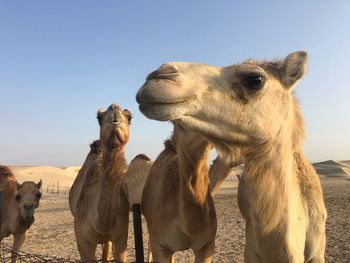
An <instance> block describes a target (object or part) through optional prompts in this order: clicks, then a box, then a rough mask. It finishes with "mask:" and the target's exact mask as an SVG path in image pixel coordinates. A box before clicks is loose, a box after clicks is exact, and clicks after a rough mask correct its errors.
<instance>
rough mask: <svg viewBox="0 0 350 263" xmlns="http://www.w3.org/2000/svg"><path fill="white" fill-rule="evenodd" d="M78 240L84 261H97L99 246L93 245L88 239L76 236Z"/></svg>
mask: <svg viewBox="0 0 350 263" xmlns="http://www.w3.org/2000/svg"><path fill="white" fill-rule="evenodd" d="M75 238H76V240H77V246H78V251H79V254H80V257H81V260H82V261H95V260H96V256H95V252H96V248H97V244H94V243H91V242H89V241H88V240H86V239H83V238H80V237H79V236H75Z"/></svg>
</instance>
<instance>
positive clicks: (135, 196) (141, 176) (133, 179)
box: [122, 154, 153, 210]
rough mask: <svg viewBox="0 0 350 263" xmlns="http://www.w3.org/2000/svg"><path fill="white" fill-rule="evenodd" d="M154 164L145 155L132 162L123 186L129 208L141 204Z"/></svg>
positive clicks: (136, 157)
mask: <svg viewBox="0 0 350 263" xmlns="http://www.w3.org/2000/svg"><path fill="white" fill-rule="evenodd" d="M152 164H153V162H152V161H151V159H150V158H149V157H148V156H147V155H145V154H139V155H137V156H135V158H134V159H133V160H132V161H131V162H130V164H129V166H128V169H127V170H126V172H125V175H124V184H123V185H122V187H123V190H124V192H125V193H126V196H127V199H128V202H129V208H130V210H132V206H133V205H134V204H141V199H142V192H143V188H144V186H145V183H146V180H147V177H148V174H149V171H150V169H151V167H152Z"/></svg>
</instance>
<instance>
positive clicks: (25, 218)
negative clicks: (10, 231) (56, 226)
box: [23, 216, 33, 221]
mask: <svg viewBox="0 0 350 263" xmlns="http://www.w3.org/2000/svg"><path fill="white" fill-rule="evenodd" d="M32 218H33V217H32V216H25V217H23V219H24V221H30V220H31V219H32Z"/></svg>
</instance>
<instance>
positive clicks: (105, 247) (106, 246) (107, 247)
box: [102, 241, 112, 261]
mask: <svg viewBox="0 0 350 263" xmlns="http://www.w3.org/2000/svg"><path fill="white" fill-rule="evenodd" d="M111 248H112V242H110V241H107V242H106V243H104V244H102V260H103V261H107V260H109V252H110V251H111Z"/></svg>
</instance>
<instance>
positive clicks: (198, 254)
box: [193, 241, 215, 263]
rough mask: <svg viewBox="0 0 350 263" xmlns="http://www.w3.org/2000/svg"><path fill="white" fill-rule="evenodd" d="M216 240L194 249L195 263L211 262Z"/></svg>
mask: <svg viewBox="0 0 350 263" xmlns="http://www.w3.org/2000/svg"><path fill="white" fill-rule="evenodd" d="M214 249H215V241H211V242H209V243H207V244H206V245H205V246H204V247H202V248H201V249H200V250H193V252H194V257H195V260H194V262H195V263H210V262H212V258H213V255H214Z"/></svg>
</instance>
